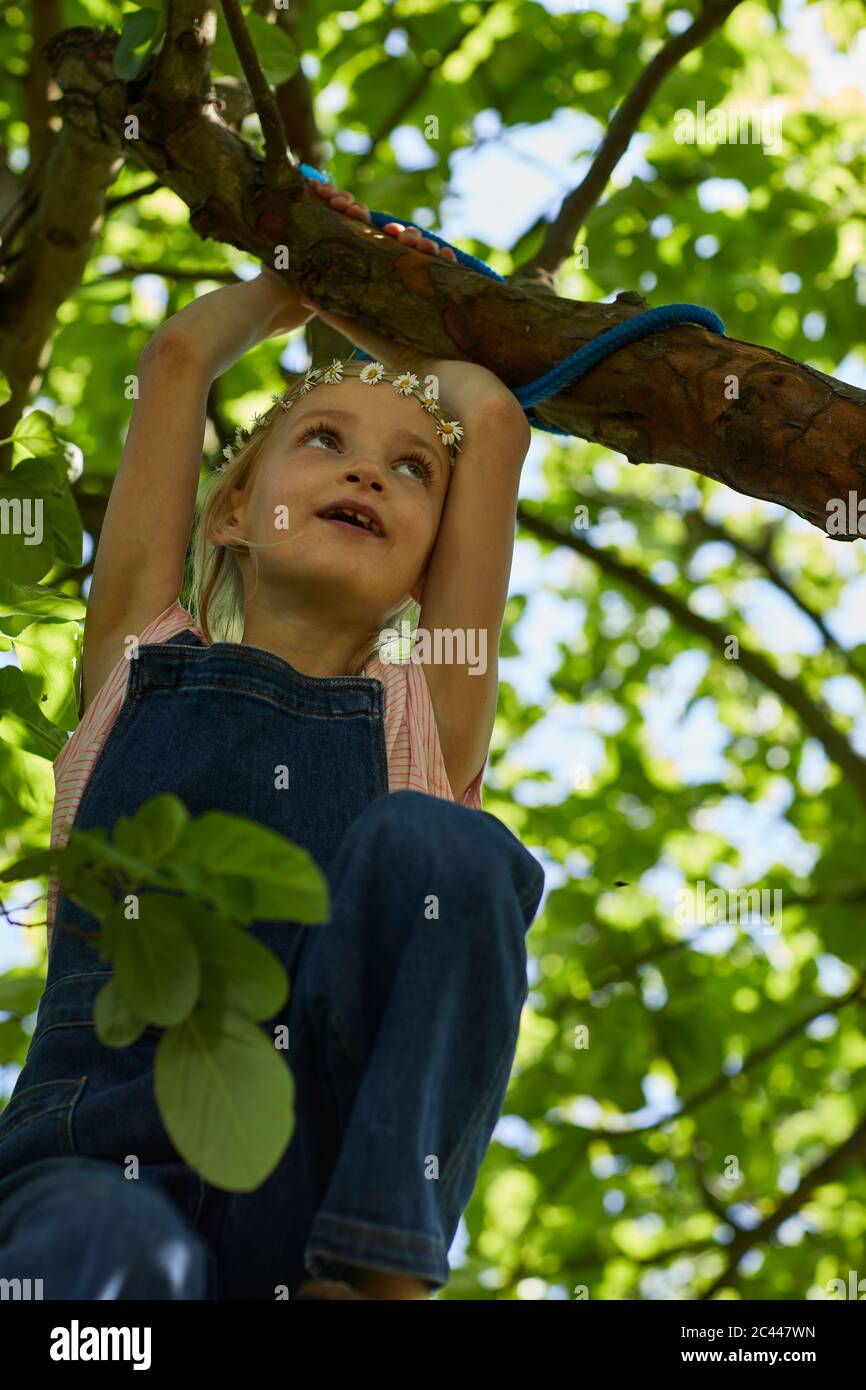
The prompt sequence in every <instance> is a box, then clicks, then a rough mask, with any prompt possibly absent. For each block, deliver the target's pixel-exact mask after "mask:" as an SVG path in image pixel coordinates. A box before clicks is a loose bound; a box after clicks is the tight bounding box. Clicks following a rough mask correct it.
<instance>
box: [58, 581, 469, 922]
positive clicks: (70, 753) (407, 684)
mask: <svg viewBox="0 0 866 1390" xmlns="http://www.w3.org/2000/svg"><path fill="white" fill-rule="evenodd" d="M184 628H191V629H192V631H193V632H194V633H196V635H197V636H199V637H202V639H203V634H202V632H201V629H200V628H198V627H196V625H195V623H194V622H193V620H192V618H191V616H190V614H189V613H188V612H187V611H186V609H185V608H183V607H182V606H181V604H180V603H174V604H172V605H171V607H170V608H167V609H166V610H165V612H164V613H161V614H160V615H159V617H158V618H154V620H153V622H152V623H149V624H148V626H147V627H146V628H145V629H144V631H143V632H142V633H141V634H140V636H139V638H138V641H139V645H141V646H143V645H145V644H146V643H155V642H167V641H168V639H169V638H170V637H173V636H174V635H175V633H177V632H181V631H182V630H183V629H184ZM365 670H366V673H367V675H368V676H372V677H375V678H376V679H377V680H380V681H381V682H382V685H383V686H384V724H385V746H386V749H387V753H388V791H389V792H397V791H419V792H426V793H427V794H428V795H429V796H438V797H442V799H443V800H445V801H454V800H455V799H456V798H455V797H454V794H453V792H452V791H451V785H450V783H449V781H448V774H447V772H446V771H445V763H444V760H443V757H442V748H441V745H440V742H439V731H438V729H437V727H436V719H435V716H434V713H433V703H432V700H431V698H430V690H429V687H428V685H427V678H426V676H425V675H424V667H423V665H421V664H416V663H414V662H407V663H405V664H397V663H393V662H382V661H380V660H379V659H378V657H374V658H373V659H371V660H369V661H368V662H367V665H366V668H365ZM128 683H129V662H128V660H127V659H126V657H121V658H120V660H119V661H118V663H117V665H116V666H115V667H114V669H113V670H112V671H111V673H110V674H109V675H108V676H107V677H106V679H105V681H103V683H102V685H101V686H100V688H99V690H98V691H97V693H96V696H95V697H94V699H93V700H92V701H91V703H90V704H89V705H88V707H87V710H86V712H85V715H84V718H83V719H82V720H81V722H80V724H79V725H78V727H77V729H76V730H75V732H74V733H73V735H72V737H71V738H70V739H69V741H68V743H67V744H66V747H65V748H62V749H61V751H60V753H59V754H58V756H57V758H56V759H55V761H54V785H55V789H56V795H55V799H54V814H53V817H52V822H51V844H52V846H57V847H62V846H64V845H65V844H66V843H67V842H68V840H69V831H70V829H71V827H72V824H73V822H74V820H75V814H76V812H77V810H78V807H79V804H80V802H81V798H82V796H83V795H84V789H85V787H86V786H87V783H88V780H89V778H90V774H91V773H92V772H93V769H94V767H95V766H96V763H97V761H98V759H99V755H100V753H101V752H102V749H103V746H104V744H105V740H106V739H107V738H108V735H109V733H110V732H111V726H112V725H113V723H114V721H115V719H116V718H117V715H118V711H119V710H120V707H121V705H122V704H123V702H124V699H125V698H126V690H127V685H128ZM486 766H487V759H486V758H485V760H484V763H483V764H482V766H481V768H480V769H479V771H478V772H477V774H476V775H475V777H474V778H473V780H472V782H471V783H470V784H469V786H468V787H467V788H466V791H465V792H464V793H463V795H462V796H461V797H460V803H459V804H460V805H462V806H469V807H471V808H473V809H474V810H478V811H481V810H483V809H484V808H483V806H482V803H481V783H482V780H483V777H484V770H485V768H486ZM154 794H155V793H154ZM56 905H57V885H56V883H55V882H54V881H53V875H52V876H51V879H50V880H49V892H48V914H47V920H48V939H49V944H50V941H51V932H52V928H53V925H54V913H55V908H56Z"/></svg>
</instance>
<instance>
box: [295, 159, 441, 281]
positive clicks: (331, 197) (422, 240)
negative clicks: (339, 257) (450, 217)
mask: <svg viewBox="0 0 866 1390" xmlns="http://www.w3.org/2000/svg"><path fill="white" fill-rule="evenodd" d="M307 187H308V188H309V189H310V191H311V192H312V193H314V194H315V195H317V196H318V197H319V198H322V199H323V200H324V202H326V203H329V204H330V206H331V207H332V208H333V209H334V211H335V212H344V213H345V214H346V216H347V217H355V218H357V219H358V221H359V222H369V221H370V209H369V208H368V207H367V204H366V203H359V202H358V201H357V199H356V198H355V197H354V196H353V195H352V194H351V193H346V192H344V191H343V190H342V189H339V188H335V187H334V185H333V184H332V183H319V182H318V181H317V180H316V179H308V180H307ZM381 230H382V231H384V232H386V233H387V234H388V236H393V237H396V238H397V240H398V241H400V242H402V244H403V245H404V246H411V247H412V248H413V249H414V250H416V251H425V252H426V253H427V254H428V255H431V256H438V257H439V258H440V260H443V261H454V262H456V260H457V257H456V256H455V254H454V252H453V251H452V250H451V247H450V246H439V245H438V244H437V242H435V241H431V239H430V237H427V236H424V234H423V232H419V231H418V229H417V228H416V227H404V225H403V223H402V222H387V223H386V224H385V226H384V227H383V228H382V229H381Z"/></svg>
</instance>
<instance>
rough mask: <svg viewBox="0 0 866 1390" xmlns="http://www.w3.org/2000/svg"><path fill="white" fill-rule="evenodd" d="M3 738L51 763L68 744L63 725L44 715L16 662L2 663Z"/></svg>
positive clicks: (0, 714)
mask: <svg viewBox="0 0 866 1390" xmlns="http://www.w3.org/2000/svg"><path fill="white" fill-rule="evenodd" d="M0 739H3V740H4V741H5V742H6V743H9V744H13V745H15V746H16V747H17V748H19V749H20V750H21V751H22V752H24V753H32V754H34V755H35V756H36V757H38V758H45V759H46V760H47V761H48V762H51V763H53V762H54V760H55V758H56V757H57V755H58V754H59V753H60V752H61V750H62V749H63V748H65V746H66V738H65V736H64V734H63V731H62V729H58V728H57V726H56V724H52V723H51V722H50V720H48V719H46V718H45V715H44V714H43V713H42V711H41V709H40V708H39V706H38V705H37V704H36V703H35V701H34V700H33V697H32V695H31V694H30V691H29V690H28V688H27V681H26V679H25V677H24V673H23V672H22V671H19V669H18V667H17V666H2V667H0Z"/></svg>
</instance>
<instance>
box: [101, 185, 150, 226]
mask: <svg viewBox="0 0 866 1390" xmlns="http://www.w3.org/2000/svg"><path fill="white" fill-rule="evenodd" d="M160 188H162V184H161V183H160V181H159V179H153V180H152V181H151V182H150V183H145V184H142V186H141V188H133V189H131V190H130V192H129V193H118V195H117V197H115V198H109V199H108V201H107V202H106V204H105V215H106V217H107V216H108V215H109V213H112V212H114V211H116V209H117V208H122V207H124V206H125V205H126V204H127V203H135V202H137V201H138V199H139V198H149V197H150V195H151V193H157V192H158V191H159V189H160Z"/></svg>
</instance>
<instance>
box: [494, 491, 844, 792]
mask: <svg viewBox="0 0 866 1390" xmlns="http://www.w3.org/2000/svg"><path fill="white" fill-rule="evenodd" d="M517 519H518V521H519V522H520V523H521V525H522V526H524V527H525V528H526V530H527V531H529V532H530V534H532V535H535V536H538V537H539V538H540V539H541V540H545V541H549V542H552V543H553V544H554V545H564V546H566V547H567V548H568V549H570V550H573V551H575V553H576V554H578V555H583V556H584V557H585V558H586V559H588V560H592V562H593V563H594V564H596V565H598V567H599V569H601V570H602V571H603V572H604V573H605V574H607V575H609V576H610V577H611V578H612V579H615V580H617V581H618V582H619V583H621V584H626V585H628V586H629V588H631V589H633V590H634V591H635V592H636V593H638V594H640V595H641V596H642V597H643V598H645V599H646V600H647V602H648V603H653V604H657V605H658V606H659V607H660V608H664V609H665V610H666V611H667V612H668V613H670V615H671V617H672V618H673V619H674V620H675V621H676V622H677V623H679V624H680V626H681V627H684V628H685V629H686V630H687V631H688V632H693V633H695V635H696V636H698V637H700V638H701V639H702V641H704V642H707V643H708V644H709V645H710V646H711V647H714V648H715V650H716V651H719V652H721V653H723V654H724V653H725V650H726V645H727V641H728V637H729V636H730V634H729V633H727V632H726V631H725V629H724V628H723V627H721V626H720V625H719V624H718V623H714V622H711V621H710V620H709V619H708V618H704V617H702V616H701V615H700V614H699V613H694V612H693V611H692V609H691V608H689V606H688V604H687V603H686V602H685V601H684V600H683V599H681V598H678V597H677V596H676V594H672V593H669V592H668V590H667V589H665V588H664V587H663V586H662V585H661V584H656V582H655V581H654V580H653V579H650V577H649V575H646V574H644V573H643V572H642V571H641V570H639V569H636V568H635V567H634V566H632V565H627V564H625V563H624V562H623V561H622V560H619V559H617V557H616V556H615V555H613V554H612V553H611V552H610V551H609V550H602V549H600V548H599V547H597V546H593V545H590V543H589V541H586V540H584V539H583V538H582V537H579V536H575V535H574V534H573V533H571V532H568V531H566V530H564V529H563V528H562V527H560V526H554V525H553V524H552V523H551V522H549V521H545V520H544V519H543V518H542V517H540V516H537V515H535V514H534V513H533V512H532V511H527V509H526V506H525V505H524V504H521V505H520V506H519V507H518V509H517ZM738 664H739V665H740V666H741V667H742V669H743V670H744V671H747V672H748V673H749V675H750V676H753V677H754V678H755V680H757V681H760V683H761V684H762V685H765V686H766V687H767V689H768V690H772V691H773V693H774V694H776V695H778V697H779V699H780V700H782V701H784V703H785V704H786V705H788V707H789V708H790V709H792V710H793V711H794V713H795V714H796V715H797V716H798V717H799V719H800V720H801V721H802V723H803V724H804V725H805V727H806V728H807V729H808V730H809V732H810V733H811V734H813V735H814V736H815V738H817V739H818V741H819V743H821V744H822V745H823V748H824V751H825V752H826V754H827V756H828V758H830V759H831V761H832V762H835V763H836V764H837V765H838V766H839V767H840V768H841V769H842V771H843V773H844V774H845V776H846V777H847V778H848V780H849V782H850V783H851V786H852V788H853V790H854V792H855V793H856V794H857V796H858V797H859V798H860V800H861V801H862V802H864V803H866V759H864V758H862V757H861V756H860V754H859V753H857V752H855V750H854V749H853V748H852V747H851V745H850V743H849V742H848V740H847V739H846V737H845V735H844V734H843V733H842V732H841V731H840V730H839V729H837V728H836V726H835V724H833V722H832V720H831V718H830V715H829V712H828V711H827V710H826V709H825V708H824V707H823V706H822V705H821V704H819V703H818V702H817V701H816V700H813V699H811V698H810V697H809V695H808V694H807V693H806V691H805V690H804V689H803V687H802V686H801V685H800V683H799V682H798V681H795V680H790V679H789V678H788V677H787V676H783V675H781V673H780V672H779V671H777V670H776V668H775V667H774V666H773V665H772V664H771V662H770V661H768V660H767V658H766V657H765V656H764V655H763V654H762V653H761V652H757V651H753V650H752V649H751V648H749V647H747V646H745V645H744V643H742V642H740V644H739V657H738Z"/></svg>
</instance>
